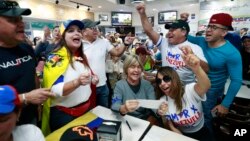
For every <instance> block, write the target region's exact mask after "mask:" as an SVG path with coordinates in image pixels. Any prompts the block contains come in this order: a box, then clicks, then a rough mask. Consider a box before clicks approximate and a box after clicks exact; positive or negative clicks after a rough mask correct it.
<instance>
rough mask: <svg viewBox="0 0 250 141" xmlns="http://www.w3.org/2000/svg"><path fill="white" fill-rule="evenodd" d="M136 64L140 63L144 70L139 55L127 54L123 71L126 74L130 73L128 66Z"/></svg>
mask: <svg viewBox="0 0 250 141" xmlns="http://www.w3.org/2000/svg"><path fill="white" fill-rule="evenodd" d="M135 64H139V65H140V67H141V69H142V70H143V65H142V62H141V61H140V59H139V56H138V55H127V56H126V58H125V60H124V63H123V72H124V73H125V75H127V74H128V68H129V67H130V66H132V65H135Z"/></svg>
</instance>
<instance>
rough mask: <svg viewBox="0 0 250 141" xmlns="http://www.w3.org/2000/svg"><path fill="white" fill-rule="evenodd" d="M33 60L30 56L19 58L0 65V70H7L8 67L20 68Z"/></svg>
mask: <svg viewBox="0 0 250 141" xmlns="http://www.w3.org/2000/svg"><path fill="white" fill-rule="evenodd" d="M31 59H32V57H31V56H30V55H28V56H24V57H22V58H17V59H15V60H12V61H6V62H2V63H1V64H0V69H6V68H8V67H13V66H18V65H20V64H22V63H25V62H28V61H29V60H31Z"/></svg>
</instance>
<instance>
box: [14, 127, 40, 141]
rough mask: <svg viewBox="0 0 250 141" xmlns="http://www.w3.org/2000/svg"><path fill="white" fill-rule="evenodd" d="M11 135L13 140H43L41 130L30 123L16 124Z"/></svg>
mask: <svg viewBox="0 0 250 141" xmlns="http://www.w3.org/2000/svg"><path fill="white" fill-rule="evenodd" d="M12 135H13V141H45V138H44V136H43V133H42V132H41V130H40V129H39V128H38V127H36V126H35V125H32V124H26V125H20V126H16V128H15V129H14V130H13V131H12Z"/></svg>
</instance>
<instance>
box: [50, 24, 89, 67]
mask: <svg viewBox="0 0 250 141" xmlns="http://www.w3.org/2000/svg"><path fill="white" fill-rule="evenodd" d="M67 30H68V29H65V31H64V32H63V34H62V38H61V40H60V41H59V42H58V43H57V44H55V47H54V50H53V52H56V51H58V50H60V49H61V48H62V47H63V46H65V47H66V49H67V52H68V54H69V55H68V59H69V62H70V65H71V66H72V68H73V69H74V65H73V60H72V58H73V56H77V57H82V59H83V60H79V61H80V62H81V63H83V64H84V65H85V66H87V67H88V68H90V66H89V63H88V60H87V57H86V55H85V54H84V53H83V46H82V43H81V46H80V47H79V48H78V49H77V51H76V52H75V54H73V52H72V51H71V50H70V49H69V47H68V45H67V43H66V41H65V34H66V32H67Z"/></svg>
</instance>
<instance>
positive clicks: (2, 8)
mask: <svg viewBox="0 0 250 141" xmlns="http://www.w3.org/2000/svg"><path fill="white" fill-rule="evenodd" d="M30 14H31V10H30V9H28V8H20V7H19V4H18V3H17V2H15V1H0V16H9V17H18V16H21V15H30Z"/></svg>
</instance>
